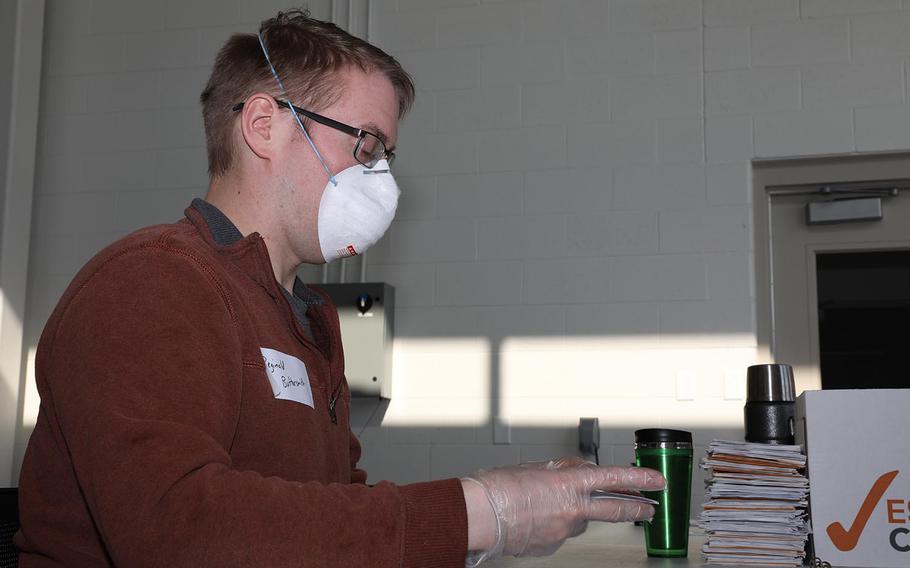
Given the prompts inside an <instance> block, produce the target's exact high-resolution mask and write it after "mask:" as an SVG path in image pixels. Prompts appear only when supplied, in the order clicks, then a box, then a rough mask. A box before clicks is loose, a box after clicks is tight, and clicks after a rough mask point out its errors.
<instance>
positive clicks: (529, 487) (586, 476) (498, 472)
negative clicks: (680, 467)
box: [462, 458, 666, 566]
mask: <svg viewBox="0 0 910 568" xmlns="http://www.w3.org/2000/svg"><path fill="white" fill-rule="evenodd" d="M462 482H463V483H476V484H477V485H479V486H480V487H482V488H483V492H484V494H485V495H486V497H487V499H488V500H489V502H490V505H491V507H492V509H493V513H494V515H495V517H496V519H495V520H496V541H495V544H494V545H493V546H492V547H491V548H489V549H487V550H485V551H482V552H474V553H470V554H469V555H468V558H467V562H466V565H467V566H478V565H479V564H481V563H482V562H483V561H485V560H489V559H492V558H497V557H499V556H501V555H512V556H545V555H548V554H552V553H554V552H556V550H557V549H558V548H559V547H560V546H561V545H562V543H563V542H565V540H566V539H567V538H569V537H572V536H577V535H579V534H581V533H583V532H584V531H585V529H586V528H587V525H588V521H589V520H596V521H611V522H620V521H638V520H644V519H648V518H650V517H652V516H653V515H654V507H652V506H651V505H648V504H646V503H636V502H630V501H620V500H616V499H592V498H591V492H592V491H594V490H597V489H604V490H610V491H623V492H628V493H635V492H637V491H639V490H644V491H657V490H660V489H663V488H664V486H665V483H666V482H665V481H664V478H663V476H662V475H661V474H660V473H658V472H656V471H654V470H652V469H645V468H636V467H601V466H595V465H594V464H592V463H591V462H588V461H585V460H583V459H581V458H563V459H559V460H552V461H549V462H538V463H528V464H522V465H518V466H511V467H503V468H496V469H493V470H489V471H487V470H478V471H475V472H474V473H473V474H471V476H470V477H467V478H464V479H463V480H462Z"/></svg>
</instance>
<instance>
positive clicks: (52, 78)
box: [19, 0, 910, 503]
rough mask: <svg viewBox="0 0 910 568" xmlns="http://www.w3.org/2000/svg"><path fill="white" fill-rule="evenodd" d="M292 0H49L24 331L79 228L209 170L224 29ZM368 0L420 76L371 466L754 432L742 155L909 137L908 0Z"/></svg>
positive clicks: (164, 196)
mask: <svg viewBox="0 0 910 568" xmlns="http://www.w3.org/2000/svg"><path fill="white" fill-rule="evenodd" d="M284 4H285V2H274V1H270V2H261V1H255V2H254V1H253V0H231V1H227V2H224V1H222V2H214V1H209V0H182V1H180V2H176V1H163V0H162V1H159V2H148V1H144V2H138V1H132V0H130V1H116V2H115V1H113V0H94V1H90V0H67V1H65V2H64V1H62V0H57V1H54V0H48V2H47V29H46V42H45V49H46V53H47V55H46V57H45V67H44V75H43V77H44V81H43V85H42V93H43V94H42V112H41V125H40V126H41V142H40V147H39V158H38V174H37V182H36V188H35V191H36V201H35V218H34V224H33V226H34V234H33V236H32V251H33V252H32V261H31V267H30V272H29V277H30V293H29V300H28V312H27V318H26V335H27V341H29V342H30V345H34V343H35V342H36V341H37V337H38V335H39V334H40V330H41V328H42V326H43V324H44V321H45V320H46V318H47V315H48V314H49V312H50V310H51V308H52V307H53V305H54V303H55V302H56V299H57V297H58V296H59V294H60V293H61V292H62V290H63V288H64V287H65V285H66V284H67V282H68V281H69V279H70V278H71V277H72V275H73V274H74V273H75V271H76V270H77V269H78V267H79V266H80V265H81V264H82V263H83V262H84V261H85V260H86V259H87V258H89V256H90V255H91V254H93V253H94V252H95V251H96V250H98V249H99V248H100V247H101V246H103V245H104V244H105V243H107V242H109V241H110V240H113V239H114V238H116V237H118V236H120V235H123V234H125V233H126V232H127V231H129V230H131V229H133V228H137V227H140V226H143V225H147V224H150V223H155V222H160V221H166V220H172V219H175V218H177V217H179V216H180V213H181V210H182V208H183V206H184V205H185V204H186V203H187V202H188V200H189V199H190V198H191V197H192V196H196V195H201V194H202V193H204V190H205V186H206V176H205V159H204V149H203V146H202V144H203V140H202V131H201V120H200V117H199V111H198V106H197V97H198V93H199V91H200V90H201V88H202V86H203V84H204V81H205V79H206V77H207V73H208V69H209V66H210V63H211V60H212V58H213V55H214V53H215V51H216V50H217V48H218V46H219V45H220V44H221V43H222V42H223V41H224V39H225V38H226V37H227V36H228V34H229V33H231V32H232V31H235V30H244V31H251V30H254V29H255V24H256V22H258V20H260V19H262V18H264V17H267V16H268V15H269V14H270V13H272V12H273V11H274V10H275V9H277V8H281V7H284ZM370 4H371V17H370V37H371V39H372V40H373V41H374V42H376V43H377V44H379V45H380V46H381V47H383V48H385V49H387V50H388V51H389V52H390V53H392V54H393V55H395V56H396V57H398V58H399V59H400V60H401V61H402V63H403V64H404V65H405V66H406V67H407V68H408V69H409V71H411V73H412V74H413V75H414V77H415V79H416V82H417V85H418V88H419V96H418V100H417V104H416V107H415V108H414V110H413V112H412V113H411V114H410V115H409V116H408V117H407V119H406V120H405V122H404V123H403V125H402V128H401V132H400V141H399V145H398V146H399V152H398V153H399V161H398V162H396V172H395V173H396V175H397V176H398V177H399V180H400V185H401V186H402V189H403V196H402V202H401V205H400V209H399V215H398V218H397V220H396V221H395V223H394V224H393V226H392V229H391V231H390V232H389V234H388V235H387V236H386V237H385V238H384V239H383V240H382V241H381V242H380V243H379V244H378V245H377V246H376V248H375V249H374V250H373V251H371V252H370V254H369V262H368V276H369V278H370V279H376V280H385V281H388V282H390V283H392V284H393V285H395V286H396V288H397V310H396V314H395V315H396V325H397V330H396V331H397V338H396V342H395V367H394V373H393V375H394V376H393V398H392V400H391V402H386V403H381V404H377V403H375V402H374V401H358V402H357V407H356V408H355V414H354V420H353V422H354V424H353V426H354V428H355V430H356V431H357V432H358V433H360V434H361V438H362V441H363V444H364V448H365V450H364V459H363V463H364V466H365V467H366V469H367V470H368V471H369V472H370V473H371V479H372V480H376V479H381V478H386V479H392V480H395V481H399V482H407V481H415V480H423V479H429V478H438V477H443V476H453V475H463V474H466V473H468V472H470V471H471V470H473V469H475V468H477V467H490V466H494V465H498V464H508V463H515V462H518V461H524V460H535V459H545V458H547V457H550V456H555V455H560V454H573V453H576V452H577V450H576V433H575V427H576V425H577V422H578V418H579V417H580V416H597V417H599V418H600V423H601V427H602V442H603V447H602V449H601V452H600V455H601V460H602V461H603V462H613V463H628V462H629V461H631V459H632V450H631V443H632V431H633V430H634V429H636V428H639V427H647V426H668V427H680V428H686V429H690V430H692V431H693V432H694V433H695V437H696V444H697V451H698V452H701V451H702V450H703V449H704V447H705V445H706V444H707V443H708V442H709V441H710V440H711V438H713V437H715V436H728V437H739V436H740V435H741V430H740V429H741V409H742V404H743V389H742V382H743V381H744V371H745V367H746V366H747V365H749V364H752V363H754V362H756V360H757V358H758V357H759V355H758V350H759V346H758V344H757V343H758V342H757V340H756V336H755V314H754V311H755V300H754V295H755V294H754V284H753V282H754V274H753V267H752V264H753V260H752V258H753V252H752V251H753V243H752V228H751V219H752V216H751V191H752V188H751V187H750V175H751V174H750V166H749V164H750V161H751V160H753V159H756V158H770V157H784V156H806V155H819V154H849V153H855V152H866V151H891V150H906V149H907V148H908V146H910V106H908V105H907V92H906V91H907V85H906V67H907V61H908V59H910V33H907V31H906V30H908V29H910V5H908V4H910V3H908V2H901V1H899V0H875V1H870V0H863V1H849V0H801V1H800V0H761V1H753V0H609V1H608V0H602V1H599V0H560V1H556V0H527V1H519V0H503V1H497V2H486V1H480V0H432V1H431V0H372V1H371V2H370ZM310 7H311V8H312V9H313V11H314V13H315V15H317V16H319V17H324V18H328V17H330V15H331V13H332V2H330V1H328V0H325V1H321V2H315V1H314V2H310ZM318 274H319V273H318V270H307V271H304V276H305V277H306V278H308V279H310V280H312V279H314V278H317V277H318ZM31 353H32V352H31V350H30V353H28V354H27V355H31ZM30 360H31V359H30ZM24 396H25V401H24V403H25V417H24V421H25V424H24V426H23V429H22V432H21V433H20V436H19V443H20V454H19V455H20V456H21V449H22V448H24V441H25V439H26V437H27V434H28V430H29V420H33V417H34V413H35V412H36V409H37V401H36V395H35V393H34V389H33V387H32V386H31V385H29V388H28V389H27V391H26V393H25V394H24ZM694 493H695V494H696V496H697V495H699V493H700V487H699V483H698V481H696V484H695V491H694ZM696 503H697V501H696Z"/></svg>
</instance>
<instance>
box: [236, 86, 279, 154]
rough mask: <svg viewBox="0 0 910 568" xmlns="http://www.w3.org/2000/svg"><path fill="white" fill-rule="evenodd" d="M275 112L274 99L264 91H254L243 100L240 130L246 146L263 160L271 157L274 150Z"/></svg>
mask: <svg viewBox="0 0 910 568" xmlns="http://www.w3.org/2000/svg"><path fill="white" fill-rule="evenodd" d="M277 114H278V105H277V104H275V99H273V98H272V97H270V96H269V95H266V94H264V93H256V94H254V95H252V96H251V97H250V98H248V99H247V100H246V101H244V104H243V110H242V112H241V115H240V131H241V133H242V134H243V140H244V142H246V145H247V147H249V149H250V150H251V151H252V152H253V153H254V154H256V155H257V156H259V157H260V158H262V159H263V160H268V159H271V158H272V157H273V155H274V153H275V151H276V148H275V144H276V142H277V139H276V136H275V134H276V132H275V131H274V124H275V122H274V118H275V116H276V115H277Z"/></svg>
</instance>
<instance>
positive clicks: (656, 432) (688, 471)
mask: <svg viewBox="0 0 910 568" xmlns="http://www.w3.org/2000/svg"><path fill="white" fill-rule="evenodd" d="M635 465H637V466H639V467H649V468H651V469H656V470H657V471H659V472H660V473H661V474H663V476H664V477H665V478H666V480H667V487H666V489H664V490H663V491H643V492H642V494H643V495H644V496H645V497H650V498H651V499H655V500H657V501H659V502H660V504H659V505H655V506H654V518H653V519H651V520H650V521H645V522H644V526H645V548H647V550H648V556H660V557H664V558H666V557H684V556H686V555H687V554H688V553H689V505H690V501H691V499H692V433H691V432H686V431H684V430H668V429H666V428H647V429H644V430H636V431H635Z"/></svg>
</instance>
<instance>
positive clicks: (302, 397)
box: [259, 347, 315, 408]
mask: <svg viewBox="0 0 910 568" xmlns="http://www.w3.org/2000/svg"><path fill="white" fill-rule="evenodd" d="M259 350H260V351H261V352H262V361H263V363H265V375H266V376H267V377H268V378H269V383H271V385H272V392H273V393H274V394H275V398H279V399H281V400H293V401H294V402H299V403H301V404H305V405H307V406H309V407H310V408H315V407H314V406H313V390H312V389H311V388H310V376H309V374H307V371H306V365H305V364H304V363H303V361H301V360H300V359H298V358H297V357H294V356H293V355H288V354H287V353H282V352H281V351H276V350H275V349H269V348H267V347H260V348H259Z"/></svg>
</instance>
